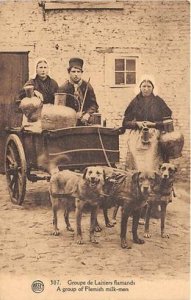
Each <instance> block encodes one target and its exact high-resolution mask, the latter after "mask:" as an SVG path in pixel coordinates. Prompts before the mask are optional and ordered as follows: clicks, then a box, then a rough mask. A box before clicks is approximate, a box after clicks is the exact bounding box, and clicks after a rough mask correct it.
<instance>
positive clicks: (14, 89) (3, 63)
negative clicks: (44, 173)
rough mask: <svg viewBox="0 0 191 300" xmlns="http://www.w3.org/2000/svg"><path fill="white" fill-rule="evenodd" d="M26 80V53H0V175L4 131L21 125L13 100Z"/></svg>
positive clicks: (20, 118)
mask: <svg viewBox="0 0 191 300" xmlns="http://www.w3.org/2000/svg"><path fill="white" fill-rule="evenodd" d="M27 80H28V52H0V173H4V149H5V142H6V131H5V129H6V128H10V127H18V126H20V125H21V122H22V115H21V113H19V112H18V110H17V105H16V102H15V100H16V98H17V94H18V92H19V90H20V89H21V87H22V86H23V84H24V83H25V82H26V81H27Z"/></svg>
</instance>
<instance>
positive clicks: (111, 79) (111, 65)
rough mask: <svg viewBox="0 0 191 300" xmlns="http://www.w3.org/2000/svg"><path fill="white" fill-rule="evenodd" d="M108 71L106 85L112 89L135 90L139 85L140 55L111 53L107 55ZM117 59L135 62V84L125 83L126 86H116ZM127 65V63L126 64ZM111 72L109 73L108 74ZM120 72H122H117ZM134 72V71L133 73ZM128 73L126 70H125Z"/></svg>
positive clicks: (106, 71) (106, 72)
mask: <svg viewBox="0 0 191 300" xmlns="http://www.w3.org/2000/svg"><path fill="white" fill-rule="evenodd" d="M105 59H106V66H105V68H106V70H105V75H106V76H105V79H106V84H107V85H109V86H110V87H111V88H134V87H135V86H136V84H137V78H138V76H139V75H138V70H139V56H138V55H130V54H129V53H109V54H106V57H105ZM116 59H124V60H128V59H129V60H135V83H125V84H116V83H115V74H116V69H115V60H116ZM125 64H126V63H125ZM108 71H109V72H108ZM117 72H120V71H117ZM132 72H134V71H132ZM124 73H126V70H124Z"/></svg>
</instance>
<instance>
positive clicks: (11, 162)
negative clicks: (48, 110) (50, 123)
mask: <svg viewBox="0 0 191 300" xmlns="http://www.w3.org/2000/svg"><path fill="white" fill-rule="evenodd" d="M6 132H7V140H6V145H5V174H6V178H7V184H8V190H9V194H10V197H11V201H12V202H13V203H15V204H19V205H21V204H22V202H23V200H24V197H25V192H26V183H27V180H29V181H32V182H36V181H38V180H49V179H50V174H48V168H47V164H46V163H44V162H47V161H48V162H50V161H51V160H52V159H55V158H56V157H59V156H66V157H67V160H65V161H64V162H62V163H61V164H60V165H59V168H60V169H70V170H79V171H82V170H83V169H84V168H85V167H87V166H90V165H110V166H113V167H114V166H115V164H116V163H117V162H119V134H118V132H117V131H116V130H115V129H112V128H106V127H98V126H86V127H82V126H80V127H70V128H65V129H59V130H48V131H42V132H40V133H39V132H32V131H29V130H24V129H21V128H12V129H7V130H6ZM42 157H43V160H42V159H41V158H42ZM38 171H43V172H46V174H43V175H39V174H38V173H39V172H38Z"/></svg>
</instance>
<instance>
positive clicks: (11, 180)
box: [5, 134, 26, 205]
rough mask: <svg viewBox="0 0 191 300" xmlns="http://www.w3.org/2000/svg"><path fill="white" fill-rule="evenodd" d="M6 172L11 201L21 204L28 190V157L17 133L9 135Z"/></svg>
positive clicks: (6, 148)
mask: <svg viewBox="0 0 191 300" xmlns="http://www.w3.org/2000/svg"><path fill="white" fill-rule="evenodd" d="M5 174H6V177H7V184H8V190H9V194H10V197H11V201H12V202H13V203H14V204H19V205H21V204H22V202H23V200H24V197H25V192H26V158H25V153H24V149H23V146H22V143H21V141H20V139H19V137H18V136H17V135H15V134H11V135H9V137H8V139H7V142H6V147H5Z"/></svg>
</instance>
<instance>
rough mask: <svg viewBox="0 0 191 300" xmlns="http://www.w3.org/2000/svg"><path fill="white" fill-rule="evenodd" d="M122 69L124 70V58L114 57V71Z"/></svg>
mask: <svg viewBox="0 0 191 300" xmlns="http://www.w3.org/2000/svg"><path fill="white" fill-rule="evenodd" d="M124 70H125V60H124V59H115V71H124Z"/></svg>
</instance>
